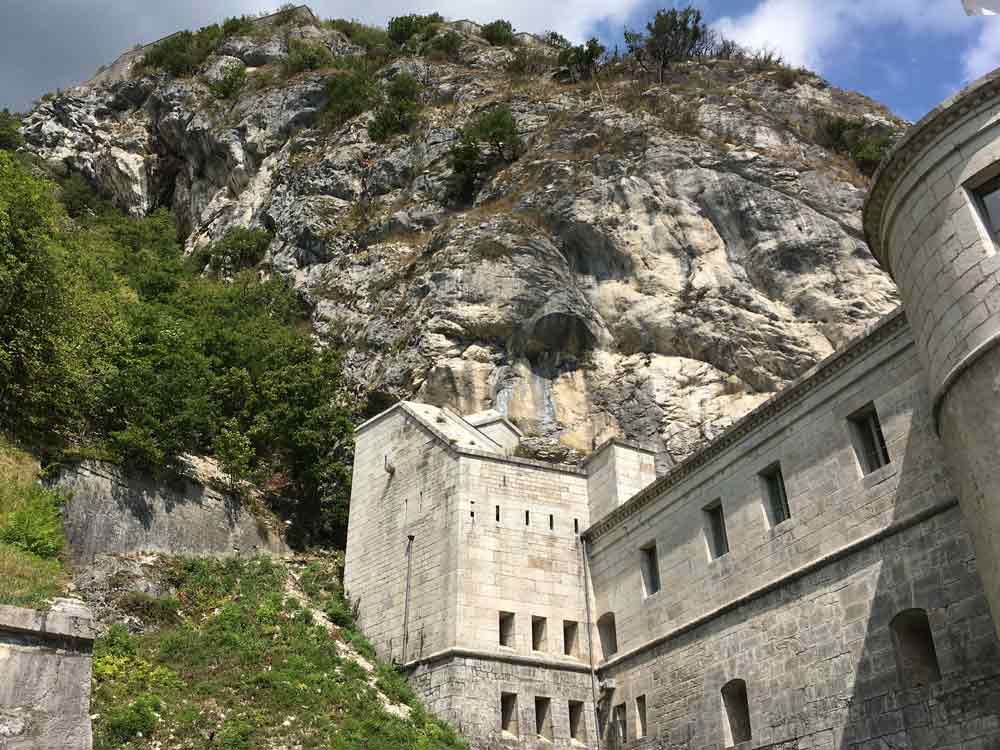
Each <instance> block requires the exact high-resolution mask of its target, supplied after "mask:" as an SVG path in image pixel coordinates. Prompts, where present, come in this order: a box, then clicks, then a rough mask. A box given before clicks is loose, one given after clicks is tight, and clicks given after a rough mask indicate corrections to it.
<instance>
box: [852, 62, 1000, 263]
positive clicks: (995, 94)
mask: <svg viewBox="0 0 1000 750" xmlns="http://www.w3.org/2000/svg"><path fill="white" fill-rule="evenodd" d="M998 98H1000V69H997V70H995V71H993V72H992V73H990V74H988V75H986V76H983V77H982V78H980V79H979V80H978V81H975V82H974V83H971V84H970V85H968V86H966V87H965V88H964V89H962V90H961V91H959V92H958V93H957V94H955V95H954V96H952V97H950V98H949V99H946V100H945V101H944V102H942V103H941V104H940V105H938V106H937V107H935V108H934V109H932V110H931V111H930V112H928V113H927V114H926V115H925V116H924V117H923V118H921V120H920V122H918V123H917V124H916V125H914V126H913V127H912V128H910V130H909V131H907V133H906V135H904V136H903V137H902V138H901V139H900V141H899V142H898V143H897V144H896V145H895V147H894V148H893V149H892V151H891V152H889V154H888V156H886V158H885V159H883V160H882V164H881V166H879V168H878V171H877V172H876V173H875V177H874V179H873V182H872V188H871V190H870V191H869V192H868V197H867V198H866V199H865V206H864V229H865V236H866V237H867V238H868V246H869V247H870V248H871V251H872V253H873V254H874V255H875V257H876V258H877V259H878V261H879V263H880V264H881V265H882V267H883V268H884V269H885V270H886V271H888V272H889V274H890V275H892V268H891V267H890V265H889V258H888V257H887V255H886V253H885V249H884V248H883V246H882V236H881V233H882V232H881V227H882V223H883V221H882V220H883V214H884V212H885V207H886V203H887V201H888V199H889V196H890V194H891V193H892V190H893V188H894V187H895V185H896V184H897V183H898V181H899V179H900V178H901V177H902V175H903V174H904V173H905V172H906V170H907V169H908V168H909V167H910V165H911V164H912V163H913V161H914V159H916V158H917V157H918V156H919V155H920V154H921V153H922V152H923V151H924V150H925V149H927V147H928V146H930V145H931V144H932V143H934V141H936V140H937V139H938V138H940V136H941V134H942V133H944V132H946V131H949V130H951V129H953V128H954V127H955V126H956V125H957V124H958V123H959V122H960V121H961V120H963V119H964V118H965V117H966V116H968V115H969V113H970V112H973V111H975V110H978V109H979V108H980V107H981V106H982V105H984V104H986V103H987V102H989V101H991V100H994V99H998Z"/></svg>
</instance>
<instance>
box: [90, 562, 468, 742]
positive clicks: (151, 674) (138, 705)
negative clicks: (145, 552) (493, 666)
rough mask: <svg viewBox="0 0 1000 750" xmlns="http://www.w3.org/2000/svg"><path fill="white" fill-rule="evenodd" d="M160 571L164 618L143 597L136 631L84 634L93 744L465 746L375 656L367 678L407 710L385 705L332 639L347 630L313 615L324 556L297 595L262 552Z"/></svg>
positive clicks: (321, 591) (325, 574) (321, 602)
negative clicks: (304, 598) (90, 642)
mask: <svg viewBox="0 0 1000 750" xmlns="http://www.w3.org/2000/svg"><path fill="white" fill-rule="evenodd" d="M161 575H162V577H163V579H164V582H165V583H167V584H169V585H171V586H172V587H174V588H175V589H176V592H177V594H176V597H175V598H172V599H170V600H167V601H166V603H165V604H164V606H163V607H162V608H161V609H162V610H169V609H173V610H174V611H173V615H174V619H173V621H172V622H168V623H164V621H163V618H162V617H161V616H160V613H158V612H157V610H156V609H155V608H150V611H154V612H157V614H156V615H155V617H154V619H152V620H150V619H147V620H146V622H147V623H148V624H150V625H152V626H153V627H152V628H151V629H150V630H149V631H148V632H147V633H146V634H145V635H142V636H130V635H129V634H128V633H127V632H126V631H125V630H124V629H123V628H121V627H114V628H112V629H111V630H110V631H109V632H108V633H107V634H106V635H105V636H103V637H102V638H100V639H99V640H98V641H97V643H96V644H95V648H94V663H93V674H94V688H93V698H92V700H93V707H94V708H93V711H94V713H95V714H97V718H96V719H95V721H94V747H95V750H127V749H135V750H137V749H138V748H140V747H154V746H161V745H162V746H164V747H171V748H198V749H199V750H200V748H203V747H208V746H211V747H213V748H225V749H228V750H235V749H236V748H253V747H270V746H272V745H273V744H274V743H280V744H281V745H283V746H288V747H300V748H304V749H306V750H309V749H316V750H319V749H320V748H322V749H323V750H329V749H330V748H333V749H334V750H362V749H363V750H399V749H400V748H414V749H415V750H461V748H463V747H464V744H463V743H462V742H461V741H460V740H459V739H458V738H457V737H456V736H455V734H454V732H453V731H452V730H451V729H449V728H448V727H447V726H445V725H444V724H442V723H440V722H438V721H436V720H434V719H432V718H430V717H429V716H428V715H427V713H426V712H425V710H424V709H423V707H422V706H421V705H420V704H419V703H418V702H417V700H416V699H415V698H414V696H413V692H412V691H411V690H410V689H409V687H408V686H407V685H406V683H405V682H404V681H403V680H402V678H401V677H400V676H399V675H398V674H397V673H396V672H395V671H394V670H393V669H391V668H390V667H388V666H386V665H379V666H378V667H377V668H376V672H375V674H374V675H373V676H374V682H375V684H376V686H377V687H378V689H379V690H381V691H382V692H383V693H384V694H385V695H386V696H387V697H388V698H389V699H390V700H392V701H395V702H399V703H404V704H406V705H408V706H410V711H411V713H410V717H409V718H408V719H400V718H398V717H396V716H394V715H392V714H390V713H388V712H387V711H386V710H385V709H384V708H383V707H382V702H381V700H380V699H379V698H378V696H377V695H376V693H375V691H374V689H373V688H372V687H371V686H370V685H369V679H370V678H369V676H368V674H366V673H365V672H364V670H363V669H362V668H361V667H360V666H359V665H358V664H357V663H356V662H354V661H353V660H350V659H346V658H343V657H341V656H339V655H338V651H337V648H336V647H335V646H334V644H333V639H334V638H335V637H338V636H339V637H341V638H343V639H344V640H348V641H350V642H352V643H353V642H354V640H353V639H354V638H356V636H355V635H354V634H353V633H351V632H350V631H340V633H339V634H336V633H330V632H328V631H327V629H326V628H325V627H323V625H322V624H321V623H319V622H318V621H317V619H316V617H315V616H314V615H313V611H312V610H319V611H322V610H323V609H328V608H329V606H328V604H329V602H328V600H329V599H330V598H331V597H333V596H334V595H335V589H336V587H330V586H325V585H323V584H322V583H320V581H323V580H324V579H325V580H331V579H333V576H332V575H330V573H329V571H328V569H327V567H326V566H323V565H320V564H316V565H311V566H310V567H309V568H307V570H306V571H305V572H304V573H303V575H302V579H303V589H304V590H305V591H306V593H307V595H308V596H309V602H308V606H306V605H305V604H304V603H302V602H300V601H299V600H298V599H296V598H295V597H291V596H289V595H288V592H287V588H286V580H287V576H288V572H287V571H286V570H285V569H284V568H283V567H282V566H281V565H279V564H277V563H274V562H272V561H270V560H269V559H266V558H257V559H249V560H228V561H215V560H176V561H170V562H168V563H167V564H166V565H165V568H164V569H163V571H162V573H161ZM307 579H308V585H307ZM369 648H370V647H369ZM140 732H141V733H142V735H143V736H142V738H138V737H137V735H138V734H139V733H140ZM209 738H212V739H211V740H210V739H209Z"/></svg>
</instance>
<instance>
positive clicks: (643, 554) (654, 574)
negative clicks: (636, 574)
mask: <svg viewBox="0 0 1000 750" xmlns="http://www.w3.org/2000/svg"><path fill="white" fill-rule="evenodd" d="M639 555H640V558H639V564H640V567H641V568H642V586H643V588H644V589H645V594H646V596H652V595H653V594H655V593H656V592H657V591H659V590H660V560H659V558H658V557H657V556H656V542H653V543H651V544H647V545H646V546H645V547H643V548H642V549H640V550H639Z"/></svg>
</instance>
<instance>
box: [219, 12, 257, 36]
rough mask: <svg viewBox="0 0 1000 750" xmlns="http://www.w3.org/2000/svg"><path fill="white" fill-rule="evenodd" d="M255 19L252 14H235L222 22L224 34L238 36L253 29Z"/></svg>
mask: <svg viewBox="0 0 1000 750" xmlns="http://www.w3.org/2000/svg"><path fill="white" fill-rule="evenodd" d="M253 22H254V19H253V18H252V17H251V16H233V17H231V18H227V19H226V20H225V21H223V22H222V36H223V37H230V36H238V35H240V34H249V33H250V32H251V31H253V26H254V23H253Z"/></svg>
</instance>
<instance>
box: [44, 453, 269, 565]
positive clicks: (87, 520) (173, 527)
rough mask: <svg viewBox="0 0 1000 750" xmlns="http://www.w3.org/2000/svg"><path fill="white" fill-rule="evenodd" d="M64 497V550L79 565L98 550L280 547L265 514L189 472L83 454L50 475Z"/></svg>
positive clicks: (216, 551)
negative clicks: (164, 471)
mask: <svg viewBox="0 0 1000 750" xmlns="http://www.w3.org/2000/svg"><path fill="white" fill-rule="evenodd" d="M54 483H55V486H57V487H58V488H59V489H60V490H62V491H63V492H64V493H65V494H66V496H67V497H68V500H67V501H66V505H65V508H64V510H63V525H64V527H65V529H66V537H67V541H68V547H69V555H70V557H71V558H72V561H73V563H74V564H76V565H87V564H89V563H90V562H92V561H93V560H94V559H95V558H97V557H98V556H99V555H121V554H131V553H143V552H161V553H164V554H169V555H232V554H249V555H252V554H259V553H267V552H271V553H278V554H282V553H285V552H287V548H286V547H285V545H284V542H283V541H282V539H281V535H280V534H279V533H278V531H277V530H276V529H275V528H274V524H273V521H272V520H271V519H269V518H267V517H266V516H264V515H263V512H261V513H260V514H258V515H255V514H254V513H253V512H251V509H250V507H249V506H248V505H247V504H245V503H242V502H240V501H239V500H238V499H237V498H235V497H232V496H231V495H229V494H226V493H223V492H220V491H218V490H216V489H213V488H211V487H209V486H206V485H205V484H202V483H201V482H198V481H195V480H194V479H191V478H188V477H183V476H176V477H173V478H156V477H151V476H146V475H139V474H130V473H128V472H126V471H124V470H123V469H120V468H118V467H116V466H114V465H112V464H108V463H104V462H100V461H85V462H83V463H81V464H78V465H76V466H69V467H66V468H64V469H62V471H61V472H60V474H59V475H58V477H56V479H55V480H54Z"/></svg>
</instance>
